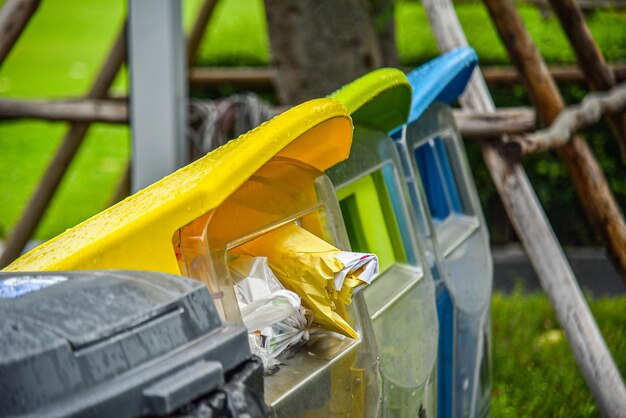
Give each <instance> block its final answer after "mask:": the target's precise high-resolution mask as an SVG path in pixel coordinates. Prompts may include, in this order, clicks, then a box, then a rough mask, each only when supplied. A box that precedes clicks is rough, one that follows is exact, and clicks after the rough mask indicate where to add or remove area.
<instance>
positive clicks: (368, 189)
mask: <svg viewBox="0 0 626 418" xmlns="http://www.w3.org/2000/svg"><path fill="white" fill-rule="evenodd" d="M337 197H338V198H339V205H340V207H341V212H342V214H343V218H344V222H345V224H346V229H347V232H348V238H349V239H350V245H351V246H352V250H353V251H358V252H368V253H373V254H376V255H377V256H378V259H379V263H380V270H381V271H386V270H387V269H389V268H390V267H391V266H392V265H393V264H394V263H396V262H403V263H405V262H406V261H407V255H406V250H405V247H404V243H403V240H402V235H401V233H400V230H399V228H398V223H397V218H396V215H395V213H394V210H393V206H392V203H391V196H390V193H389V190H388V188H387V185H386V183H385V179H384V175H383V172H382V170H377V171H374V172H372V173H370V174H367V175H365V176H363V177H361V178H359V179H357V180H355V181H353V182H351V183H349V184H347V185H345V186H343V187H341V188H340V189H339V190H338V191H337Z"/></svg>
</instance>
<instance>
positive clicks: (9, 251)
mask: <svg viewBox="0 0 626 418" xmlns="http://www.w3.org/2000/svg"><path fill="white" fill-rule="evenodd" d="M125 58H126V25H125V24H124V27H123V28H122V30H121V31H120V33H119V35H118V36H117V39H116V41H115V44H114V45H113V48H112V49H111V52H110V53H109V55H108V57H107V59H106V61H105V63H104V65H103V67H102V70H101V71H100V73H99V74H98V77H97V78H96V80H95V81H94V83H93V85H92V86H91V89H89V92H88V93H87V98H89V99H100V98H103V97H104V96H105V95H106V94H107V92H108V91H109V88H110V87H111V84H113V80H115V76H116V75H117V73H118V72H119V70H120V68H121V67H122V63H123V62H124V59H125ZM89 126H90V125H89V124H88V123H76V124H73V125H72V126H71V127H70V129H69V131H68V132H67V134H66V135H65V137H64V138H63V141H62V142H61V145H60V146H59V148H58V149H57V152H56V154H55V155H54V157H53V158H52V162H51V163H50V164H49V165H48V168H47V169H46V172H45V173H44V175H43V177H42V180H41V182H40V183H39V184H38V185H37V190H35V193H34V194H33V196H32V197H31V199H30V201H29V202H28V205H27V206H26V209H25V210H24V212H22V216H21V218H20V220H19V221H18V223H17V225H16V226H15V227H14V228H13V230H12V231H11V233H10V235H9V237H8V239H7V242H6V247H5V249H4V251H3V253H2V255H1V256H0V268H2V267H5V266H6V265H8V264H9V263H10V262H11V261H13V260H15V259H16V258H17V257H19V255H20V253H21V252H22V250H23V249H24V247H25V245H26V243H27V242H28V240H29V239H30V237H31V236H32V234H33V232H34V231H35V229H36V228H37V225H38V224H39V222H40V220H41V218H42V216H43V214H44V212H45V211H46V208H47V207H48V205H49V204H50V201H51V200H52V197H53V196H54V193H55V192H56V190H57V188H58V187H59V184H60V183H61V179H63V176H64V175H65V172H66V171H67V168H68V167H69V165H70V163H71V162H72V159H73V158H74V156H75V155H76V152H77V151H78V149H79V147H80V145H81V144H82V143H83V139H85V136H86V134H87V131H88V130H89Z"/></svg>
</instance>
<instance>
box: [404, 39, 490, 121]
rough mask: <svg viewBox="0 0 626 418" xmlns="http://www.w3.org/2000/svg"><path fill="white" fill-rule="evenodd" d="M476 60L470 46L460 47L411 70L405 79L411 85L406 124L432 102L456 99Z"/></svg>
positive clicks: (418, 115) (419, 114)
mask: <svg viewBox="0 0 626 418" xmlns="http://www.w3.org/2000/svg"><path fill="white" fill-rule="evenodd" d="M477 62H478V56H477V55H476V52H474V49H472V48H471V47H469V46H462V47H460V48H457V49H454V50H452V51H450V52H448V53H446V54H443V55H441V56H440V57H438V58H435V59H433V60H431V61H428V62H427V63H426V64H424V65H422V66H421V67H418V68H416V69H415V70H413V71H411V72H410V73H409V74H408V75H407V78H408V80H409V83H411V87H413V100H412V101H411V111H410V113H409V119H408V121H407V123H412V122H415V121H416V120H417V119H419V117H420V116H421V115H422V113H424V111H425V110H426V109H427V108H428V107H429V106H430V105H431V104H432V103H433V102H434V101H441V102H444V103H451V102H453V101H454V100H456V98H457V97H459V96H460V95H461V93H462V92H463V90H464V89H465V86H466V85H467V82H468V81H469V78H470V76H471V75H472V71H473V70H474V67H475V66H476V64H477ZM398 129H399V128H396V129H395V130H394V133H395V131H397V130H398Z"/></svg>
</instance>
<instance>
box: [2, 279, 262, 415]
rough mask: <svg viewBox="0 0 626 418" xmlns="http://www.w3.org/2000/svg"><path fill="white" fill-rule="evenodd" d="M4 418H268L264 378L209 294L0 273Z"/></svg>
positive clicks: (149, 284)
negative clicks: (208, 410) (224, 320)
mask: <svg viewBox="0 0 626 418" xmlns="http://www.w3.org/2000/svg"><path fill="white" fill-rule="evenodd" d="M0 330H1V331H0V332H1V336H2V338H0V391H1V392H2V401H1V402H0V416H3V417H4V416H41V417H46V416H50V417H53V416H54V417H78V416H100V417H107V416H108V417H140V416H149V415H152V416H181V417H182V416H206V414H205V415H201V414H200V411H201V410H204V411H206V410H207V408H209V409H210V410H211V411H212V413H213V415H211V416H220V417H238V416H246V417H262V416H266V415H267V409H266V407H265V405H264V403H263V375H262V372H263V368H262V365H261V362H260V360H259V359H257V358H255V357H252V356H251V354H250V351H249V349H248V345H247V335H246V334H247V332H246V329H245V328H244V327H242V326H241V325H236V324H223V323H222V321H221V320H220V318H219V315H218V313H217V310H216V309H215V306H214V304H213V301H212V299H211V297H210V295H209V293H208V291H207V289H206V287H205V286H203V285H202V284H201V283H199V282H197V281H195V280H192V279H188V278H182V277H179V276H172V275H168V274H161V273H150V272H139V271H80V272H33V273H0Z"/></svg>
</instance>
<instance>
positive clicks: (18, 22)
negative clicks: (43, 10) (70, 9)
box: [0, 0, 41, 64]
mask: <svg viewBox="0 0 626 418" xmlns="http://www.w3.org/2000/svg"><path fill="white" fill-rule="evenodd" d="M40 2H41V0H6V1H5V2H4V5H3V6H2V9H0V64H2V62H4V59H5V58H6V57H7V55H9V52H11V49H13V45H15V43H16V42H17V40H18V39H19V37H20V35H21V34H22V31H23V30H24V28H25V27H26V25H27V24H28V22H29V21H30V18H31V17H32V16H33V14H34V13H35V11H37V7H39V3H40Z"/></svg>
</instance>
